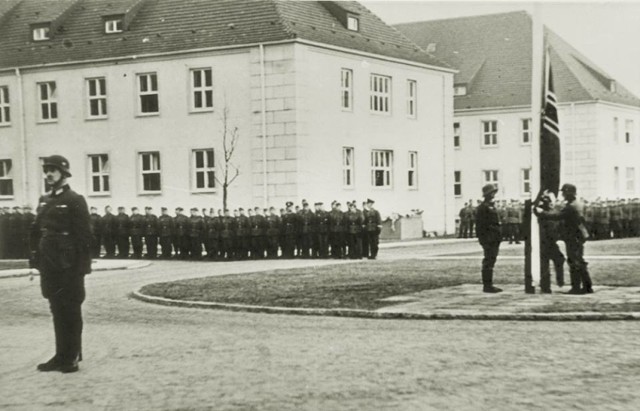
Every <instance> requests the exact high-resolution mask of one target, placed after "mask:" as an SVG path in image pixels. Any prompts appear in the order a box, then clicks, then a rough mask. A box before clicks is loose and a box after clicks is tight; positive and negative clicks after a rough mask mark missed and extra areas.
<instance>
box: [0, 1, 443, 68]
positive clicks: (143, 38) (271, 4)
mask: <svg viewBox="0 0 640 411" xmlns="http://www.w3.org/2000/svg"><path fill="white" fill-rule="evenodd" d="M0 1H7V0H0ZM68 1H73V0H22V1H21V2H20V4H18V6H16V7H15V8H14V9H13V10H11V11H10V12H9V13H7V14H8V15H7V17H6V18H5V20H4V24H2V26H0V68H11V67H23V66H32V65H40V64H46V63H60V62H71V61H83V60H93V59H101V58H112V57H126V56H132V55H136V56H142V55H145V54H153V53H164V52H175V51H184V50H192V49H200V48H209V47H221V46H234V45H244V44H255V43H260V42H270V41H280V40H288V39H296V38H299V39H305V40H310V41H315V42H320V43H326V44H330V45H334V46H340V47H345V48H350V49H355V50H360V51H364V52H369V53H375V54H381V55H384V56H389V57H394V58H400V59H404V60H411V61H416V62H420V63H424V64H430V65H434V66H439V67H444V68H447V67H448V66H447V64H446V63H442V62H441V61H439V60H437V59H436V58H434V57H433V56H431V55H429V54H427V53H425V52H424V51H422V50H420V49H419V48H418V47H417V46H416V45H415V44H413V43H412V42H411V41H409V40H408V39H407V38H406V37H404V36H403V35H402V34H400V33H399V32H398V31H397V30H396V29H395V28H393V27H390V26H388V25H386V24H385V23H383V22H382V21H381V20H380V19H378V18H377V17H376V16H374V15H373V14H372V13H371V12H369V11H368V10H367V9H366V8H364V7H363V6H361V5H360V4H359V3H357V2H346V3H348V4H346V7H348V8H349V9H357V10H358V11H359V16H358V17H359V18H360V28H361V31H360V32H357V33H356V32H352V31H349V30H347V29H346V28H345V27H344V26H343V25H342V24H340V23H339V22H338V20H337V19H335V17H334V16H333V15H331V14H330V13H329V12H328V11H327V10H326V8H325V7H323V6H322V5H321V4H320V3H319V2H317V1H284V0H180V1H177V0H146V1H145V2H144V4H143V5H142V7H141V8H140V10H139V11H138V13H137V14H136V17H135V19H134V20H133V22H132V23H131V25H130V27H129V30H127V31H125V32H123V33H117V34H104V27H103V23H102V16H105V15H109V14H114V11H115V12H120V11H121V10H123V8H126V7H127V5H129V4H131V3H132V1H131V0H109V1H107V0H80V3H79V4H78V5H76V6H75V7H74V8H73V9H72V11H71V12H70V13H69V15H68V16H66V17H65V19H64V21H63V22H62V25H61V26H60V28H59V29H58V30H57V31H56V32H55V33H53V39H51V40H49V41H43V42H32V41H30V33H29V24H32V23H34V22H35V21H36V19H39V18H40V16H41V13H42V12H43V10H44V9H46V10H49V8H51V9H53V10H55V9H57V8H58V7H60V3H64V2H68ZM43 7H44V9H43Z"/></svg>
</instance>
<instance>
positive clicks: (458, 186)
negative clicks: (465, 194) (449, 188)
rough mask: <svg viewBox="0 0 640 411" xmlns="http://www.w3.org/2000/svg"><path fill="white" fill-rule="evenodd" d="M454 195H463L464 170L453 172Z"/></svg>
mask: <svg viewBox="0 0 640 411" xmlns="http://www.w3.org/2000/svg"><path fill="white" fill-rule="evenodd" d="M453 195H454V196H456V197H462V171H454V172H453Z"/></svg>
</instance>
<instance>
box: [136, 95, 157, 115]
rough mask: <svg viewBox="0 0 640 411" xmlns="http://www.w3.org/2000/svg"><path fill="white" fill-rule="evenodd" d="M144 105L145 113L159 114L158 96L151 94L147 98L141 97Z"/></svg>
mask: <svg viewBox="0 0 640 411" xmlns="http://www.w3.org/2000/svg"><path fill="white" fill-rule="evenodd" d="M140 101H141V103H142V112H143V113H157V112H158V95H157V94H151V95H146V96H140Z"/></svg>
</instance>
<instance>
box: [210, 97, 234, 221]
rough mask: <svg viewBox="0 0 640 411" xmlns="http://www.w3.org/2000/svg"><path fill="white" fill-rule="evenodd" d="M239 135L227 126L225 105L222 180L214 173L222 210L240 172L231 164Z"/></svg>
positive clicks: (227, 111)
mask: <svg viewBox="0 0 640 411" xmlns="http://www.w3.org/2000/svg"><path fill="white" fill-rule="evenodd" d="M239 137H240V133H239V131H238V127H232V126H230V125H229V107H228V106H226V105H225V107H224V109H223V110H222V151H223V152H222V160H223V164H222V178H221V179H220V178H218V174H217V173H216V177H215V178H216V181H217V182H218V184H220V185H221V186H222V208H223V209H225V210H226V209H227V199H228V197H229V186H230V185H231V184H232V183H233V182H234V181H235V179H236V178H238V176H239V175H240V170H239V169H238V167H236V165H235V164H233V155H234V153H235V150H236V147H237V146H238V138H239Z"/></svg>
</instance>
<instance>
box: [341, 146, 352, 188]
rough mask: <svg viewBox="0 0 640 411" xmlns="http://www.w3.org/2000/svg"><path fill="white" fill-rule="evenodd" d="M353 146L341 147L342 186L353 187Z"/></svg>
mask: <svg viewBox="0 0 640 411" xmlns="http://www.w3.org/2000/svg"><path fill="white" fill-rule="evenodd" d="M353 175H354V165H353V147H342V186H343V187H345V188H353V186H354V182H353Z"/></svg>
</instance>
